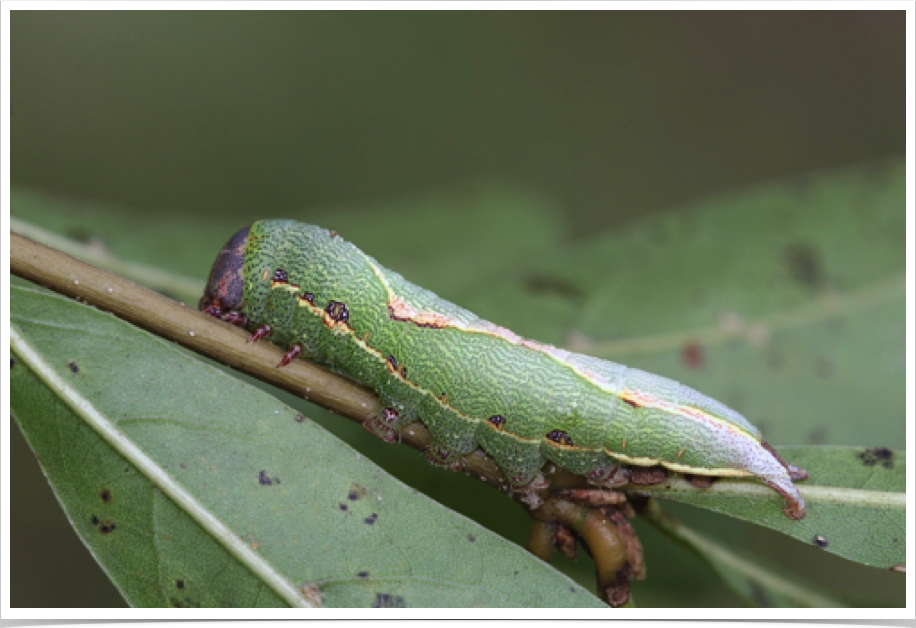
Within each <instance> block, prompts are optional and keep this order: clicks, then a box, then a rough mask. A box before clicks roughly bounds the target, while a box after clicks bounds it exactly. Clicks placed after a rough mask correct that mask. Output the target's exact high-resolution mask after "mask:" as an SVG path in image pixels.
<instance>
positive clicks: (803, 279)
mask: <svg viewBox="0 0 916 628" xmlns="http://www.w3.org/2000/svg"><path fill="white" fill-rule="evenodd" d="M783 258H784V260H785V263H786V265H787V266H788V268H789V274H790V275H791V276H792V278H793V279H795V281H797V282H799V283H800V284H802V285H804V286H805V287H807V288H810V289H815V288H819V287H820V286H821V285H823V283H824V268H823V266H822V264H821V260H820V257H818V254H817V251H815V250H814V249H813V248H812V247H811V246H808V245H807V244H793V245H791V246H789V247H786V250H785V252H784V256H783Z"/></svg>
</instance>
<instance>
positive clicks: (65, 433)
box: [11, 287, 601, 607]
mask: <svg viewBox="0 0 916 628" xmlns="http://www.w3.org/2000/svg"><path fill="white" fill-rule="evenodd" d="M11 306H12V308H11V325H12V329H11V340H12V350H13V356H14V357H13V359H14V364H13V365H12V367H11V384H12V386H11V390H12V395H11V408H12V411H13V414H14V416H15V417H16V420H17V421H18V423H19V425H20V427H21V429H22V430H23V432H24V433H25V435H26V438H27V439H28V441H29V443H30V445H31V446H32V447H33V448H34V450H35V452H36V454H37V455H38V456H39V460H40V463H41V465H42V469H43V470H44V472H45V474H46V475H47V476H48V478H49V480H50V482H51V484H52V486H53V488H54V490H55V493H56V494H57V496H58V499H59V500H60V501H61V504H62V505H63V507H64V509H65V511H66V513H67V516H68V517H69V518H70V520H71V522H72V524H73V526H74V528H75V529H76V531H77V533H78V534H79V536H80V537H81V538H82V540H83V541H84V543H86V545H87V546H88V547H89V548H90V550H91V551H92V553H93V555H94V556H95V557H96V559H97V560H98V561H99V563H100V564H101V565H102V566H103V568H104V569H105V570H106V572H107V573H108V574H109V576H110V577H111V578H112V580H113V581H114V582H115V584H116V585H117V586H118V588H119V589H120V590H121V592H122V593H123V595H124V597H125V598H126V599H127V600H128V601H129V602H130V603H131V604H132V605H137V606H281V605H297V606H315V605H323V606H349V607H355V606H362V607H369V606H420V607H428V606H539V605H543V606H601V605H600V602H599V601H598V600H597V598H595V597H594V596H593V595H591V594H589V593H588V592H586V591H585V590H583V589H581V588H580V587H578V586H577V585H575V584H574V583H573V582H572V581H570V580H569V579H568V578H566V577H565V576H562V575H561V574H559V573H557V572H556V571H555V570H553V569H552V568H550V567H549V566H548V565H546V564H544V563H542V562H540V561H538V560H537V559H535V558H534V557H532V556H531V555H530V554H528V553H527V552H525V551H524V550H522V549H521V548H519V547H517V546H515V545H513V544H511V543H508V542H507V541H505V540H503V539H501V538H499V537H498V536H496V535H495V534H493V533H491V532H489V531H487V530H485V529H483V528H481V527H480V526H478V525H476V524H474V523H473V522H471V521H469V520H467V519H465V518H464V517H461V516H460V515H457V514H455V513H453V512H450V511H448V510H447V509H445V508H443V507H441V506H439V505H438V504H436V503H435V502H433V501H431V500H429V499H428V498H426V497H424V496H422V495H419V494H417V493H416V492H414V491H411V490H410V489H408V488H407V487H405V486H403V485H402V484H401V483H399V482H398V481H397V480H394V479H393V478H391V477H389V476H387V475H386V474H385V473H384V472H382V471H381V470H380V469H379V468H378V467H376V466H375V465H374V464H372V463H371V462H370V461H368V460H366V459H365V458H362V457H361V456H360V455H359V454H358V453H356V452H354V451H353V450H352V449H350V448H349V447H348V446H347V445H345V444H343V443H341V442H339V441H337V440H336V439H334V438H332V437H330V436H329V435H328V434H327V433H325V432H324V431H323V430H322V429H321V428H319V427H318V426H316V425H315V424H314V423H312V422H311V421H309V420H308V419H307V418H305V417H304V416H302V415H299V414H298V413H297V412H296V411H295V410H293V409H291V408H289V407H287V406H285V405H283V404H281V403H279V402H278V401H276V400H275V399H274V398H272V397H271V396H269V395H266V394H264V393H262V392H260V391H258V390H255V389H252V388H250V387H248V386H246V385H243V384H241V383H239V382H238V381H237V380H235V379H233V378H231V377H229V376H227V375H225V374H223V373H222V372H221V371H219V370H217V369H214V368H212V367H210V366H207V365H205V364H203V363H202V362H200V361H199V360H197V359H195V358H193V357H191V356H189V355H188V354H187V353H186V352H184V351H183V350H180V349H178V348H176V347H175V346H173V345H171V344H169V343H166V342H163V341H161V340H159V339H156V338H154V337H152V336H150V335H149V334H147V333H145V332H142V331H140V330H137V329H136V328H133V327H131V326H130V325H128V324H126V323H124V322H122V321H120V320H118V319H115V318H114V317H112V316H110V315H107V314H104V313H102V312H99V311H97V310H95V309H93V308H89V307H86V306H83V305H80V304H78V303H75V302H73V301H69V300H67V299H64V298H61V297H58V296H54V295H48V294H46V293H43V292H38V291H33V290H29V289H23V288H18V287H13V288H12V289H11Z"/></svg>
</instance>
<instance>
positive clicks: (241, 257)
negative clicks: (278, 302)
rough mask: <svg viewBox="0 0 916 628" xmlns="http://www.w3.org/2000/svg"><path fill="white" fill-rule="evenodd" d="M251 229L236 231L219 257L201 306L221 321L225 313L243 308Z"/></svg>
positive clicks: (214, 264)
mask: <svg viewBox="0 0 916 628" xmlns="http://www.w3.org/2000/svg"><path fill="white" fill-rule="evenodd" d="M250 230H251V227H250V226H249V227H245V228H244V229H240V230H239V231H238V232H236V234H235V235H234V236H232V237H231V238H230V239H229V241H228V242H226V244H225V245H224V246H223V248H222V250H221V251H220V252H219V255H217V256H216V261H215V262H213V267H212V268H211V269H210V278H209V279H208V280H207V288H206V289H205V290H204V296H203V297H201V299H200V303H198V305H197V309H199V310H200V311H201V312H204V313H206V314H209V315H210V316H214V317H216V318H221V317H222V316H223V315H224V314H228V313H229V312H237V311H238V310H239V309H240V308H241V307H242V289H243V286H244V283H243V276H242V275H243V271H244V267H245V251H246V250H247V249H248V233H249V231H250Z"/></svg>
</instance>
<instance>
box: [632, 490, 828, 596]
mask: <svg viewBox="0 0 916 628" xmlns="http://www.w3.org/2000/svg"><path fill="white" fill-rule="evenodd" d="M645 515H646V517H647V518H648V519H649V520H650V521H652V523H653V524H655V525H656V526H658V527H659V528H661V529H662V530H663V531H664V532H666V533H667V534H669V535H671V536H672V537H674V538H676V539H677V540H678V541H680V542H681V543H683V544H684V545H686V546H688V547H690V548H692V549H693V550H694V551H696V552H697V553H698V554H699V555H700V556H702V557H703V559H704V560H705V561H706V562H707V563H708V564H709V565H710V566H711V567H712V568H713V569H715V570H716V572H717V573H718V574H719V575H720V576H721V577H722V579H723V580H725V581H726V582H727V583H728V584H729V586H731V587H732V588H733V589H735V590H736V591H737V592H738V593H739V594H740V595H741V596H743V597H744V598H745V599H746V600H747V601H748V602H750V603H751V604H754V605H755V606H764V607H787V608H794V607H799V606H807V607H813V608H829V607H836V606H842V604H840V603H839V602H837V601H836V600H833V599H831V598H830V597H828V596H826V595H824V594H823V593H820V592H819V591H817V590H816V589H814V588H813V587H811V586H810V585H808V584H804V583H802V582H800V581H798V580H797V579H796V578H793V577H791V576H789V575H787V574H785V573H781V570H780V569H779V568H776V567H772V566H770V565H767V562H768V561H766V560H764V559H762V558H761V557H759V556H751V555H748V554H746V553H744V552H739V551H735V550H733V549H731V548H729V547H727V546H725V545H723V544H722V543H719V542H718V541H716V540H713V539H712V538H710V537H709V536H707V535H704V534H701V533H700V532H697V531H696V530H694V529H692V528H690V527H689V526H686V525H684V524H683V523H681V522H679V521H676V520H675V519H672V518H671V517H668V516H667V515H665V514H664V513H663V512H662V510H661V508H659V507H658V505H657V504H655V503H652V504H650V507H649V512H647V513H645Z"/></svg>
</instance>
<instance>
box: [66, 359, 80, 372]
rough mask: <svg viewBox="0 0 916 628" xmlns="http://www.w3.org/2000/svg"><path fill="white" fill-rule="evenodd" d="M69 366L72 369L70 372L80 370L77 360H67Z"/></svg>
mask: <svg viewBox="0 0 916 628" xmlns="http://www.w3.org/2000/svg"><path fill="white" fill-rule="evenodd" d="M67 367H68V368H69V369H70V372H71V373H79V372H80V367H79V366H77V364H76V362H74V361H73V360H71V361H69V362H67Z"/></svg>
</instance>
